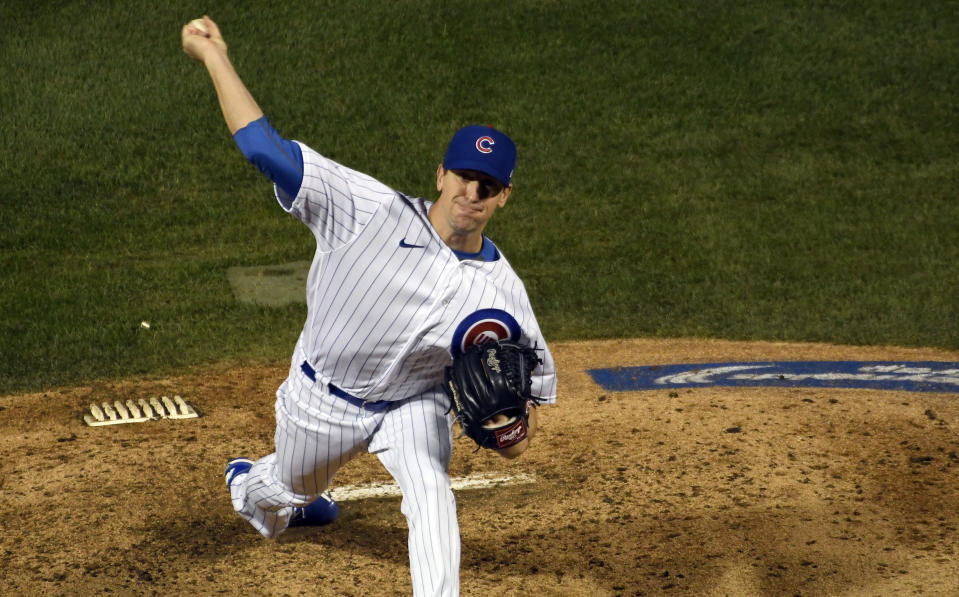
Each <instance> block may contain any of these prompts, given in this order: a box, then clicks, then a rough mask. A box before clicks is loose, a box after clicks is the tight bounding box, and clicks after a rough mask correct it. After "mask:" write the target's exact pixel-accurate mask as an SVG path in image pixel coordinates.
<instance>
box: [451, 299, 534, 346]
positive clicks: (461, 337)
mask: <svg viewBox="0 0 959 597" xmlns="http://www.w3.org/2000/svg"><path fill="white" fill-rule="evenodd" d="M521 334H522V328H520V326H519V323H518V322H517V321H516V319H515V318H514V317H513V316H512V315H510V314H509V313H507V312H506V311H503V310H502V309H481V310H479V311H475V312H473V313H471V314H470V315H468V316H467V317H466V318H465V319H463V321H461V322H460V323H459V325H457V326H456V331H455V332H453V341H452V342H451V343H450V354H452V355H453V356H456V355H458V354H461V353H462V352H463V351H464V350H466V349H467V348H469V347H470V346H475V345H479V344H486V343H487V342H498V341H500V340H512V341H514V342H516V341H518V340H519V338H520V335H521Z"/></svg>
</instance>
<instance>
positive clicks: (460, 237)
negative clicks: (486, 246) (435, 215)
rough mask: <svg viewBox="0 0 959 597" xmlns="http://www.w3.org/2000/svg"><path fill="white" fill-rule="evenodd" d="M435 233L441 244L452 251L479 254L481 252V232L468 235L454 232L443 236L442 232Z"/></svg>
mask: <svg viewBox="0 0 959 597" xmlns="http://www.w3.org/2000/svg"><path fill="white" fill-rule="evenodd" d="M437 232H438V233H439V235H440V238H442V239H443V242H444V243H446V245H447V246H448V247H449V248H451V249H453V250H454V251H460V252H462V253H479V252H480V251H482V250H483V233H482V232H472V233H470V234H457V233H455V232H446V233H445V234H444V233H443V231H442V230H437Z"/></svg>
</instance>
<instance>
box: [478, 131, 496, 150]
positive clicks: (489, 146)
mask: <svg viewBox="0 0 959 597" xmlns="http://www.w3.org/2000/svg"><path fill="white" fill-rule="evenodd" d="M494 145H496V141H493V138H492V137H490V136H489V135H486V136H483V137H480V138H479V139H477V140H476V151H478V152H480V153H493V146H494Z"/></svg>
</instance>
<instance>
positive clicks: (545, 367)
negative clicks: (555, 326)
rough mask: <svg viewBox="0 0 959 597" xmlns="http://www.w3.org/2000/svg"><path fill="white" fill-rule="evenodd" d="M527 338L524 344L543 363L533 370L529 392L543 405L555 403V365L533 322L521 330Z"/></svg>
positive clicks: (551, 354) (544, 341)
mask: <svg viewBox="0 0 959 597" xmlns="http://www.w3.org/2000/svg"><path fill="white" fill-rule="evenodd" d="M523 331H524V334H525V335H526V336H527V337H526V339H525V341H526V342H525V343H527V344H528V345H529V346H532V347H534V348H535V349H536V354H537V356H539V358H540V359H541V360H542V361H543V362H542V363H541V364H540V365H539V366H537V367H536V369H534V370H533V375H532V386H531V387H530V392H531V393H532V394H533V395H534V396H537V397H538V398H540V399H541V400H542V401H543V403H544V404H555V403H556V363H555V361H553V353H551V352H550V350H549V346H547V345H546V340H545V339H543V336H542V334H541V333H540V331H539V327H538V324H536V322H535V320H534V322H533V325H532V326H528V329H525V330H523Z"/></svg>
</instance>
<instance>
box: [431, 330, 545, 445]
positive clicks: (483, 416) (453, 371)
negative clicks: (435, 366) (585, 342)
mask: <svg viewBox="0 0 959 597" xmlns="http://www.w3.org/2000/svg"><path fill="white" fill-rule="evenodd" d="M541 362H542V361H540V360H539V358H538V357H537V356H536V352H535V351H534V350H533V349H532V348H530V347H528V346H522V345H520V344H516V343H513V342H505V341H503V342H488V343H486V344H480V345H478V346H471V347H469V348H467V349H466V350H465V351H464V352H463V353H462V354H460V355H457V356H456V357H454V358H453V364H452V365H451V366H450V367H447V368H446V376H445V377H446V383H445V384H444V386H443V389H445V390H446V394H447V396H449V397H450V401H451V402H452V408H453V412H454V413H455V414H456V420H457V421H459V423H460V426H461V427H462V428H463V433H465V434H466V435H467V436H469V437H470V438H471V439H472V440H473V441H475V442H476V443H477V444H478V445H479V446H480V447H481V448H490V449H494V450H498V449H502V448H508V447H510V446H512V445H514V444H518V443H519V442H521V441H523V440H524V439H525V438H526V433H527V430H528V428H529V408H530V404H538V403H539V401H540V399H539V398H537V397H535V396H533V395H532V394H531V393H530V386H531V384H532V380H531V379H530V375H531V374H532V373H533V369H535V368H536V365H537V364H539V363H541ZM499 414H502V415H505V416H506V417H508V421H507V422H505V423H500V424H498V425H496V426H492V425H491V424H490V423H489V420H490V419H491V418H493V417H494V416H496V415H499Z"/></svg>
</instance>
